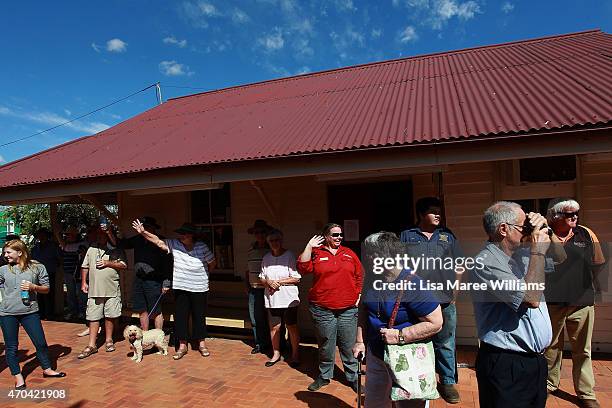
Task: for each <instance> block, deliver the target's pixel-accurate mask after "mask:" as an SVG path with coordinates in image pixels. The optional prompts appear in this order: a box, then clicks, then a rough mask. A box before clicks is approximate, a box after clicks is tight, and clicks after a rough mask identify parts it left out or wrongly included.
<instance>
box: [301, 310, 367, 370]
mask: <svg viewBox="0 0 612 408" xmlns="http://www.w3.org/2000/svg"><path fill="white" fill-rule="evenodd" d="M310 313H311V314H312V318H313V320H314V326H315V329H316V332H317V342H318V345H319V376H320V377H321V378H323V379H326V380H330V379H331V378H332V377H333V376H334V365H335V360H336V344H338V349H340V359H341V360H342V365H343V366H344V375H345V376H346V379H347V381H349V382H353V381H355V380H357V359H356V358H355V357H354V356H353V351H352V350H353V345H355V338H356V337H357V308H356V307H354V306H353V307H349V308H348V309H341V310H331V309H327V308H325V307H321V306H317V305H315V304H313V303H311V304H310Z"/></svg>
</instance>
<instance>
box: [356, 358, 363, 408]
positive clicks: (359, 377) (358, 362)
mask: <svg viewBox="0 0 612 408" xmlns="http://www.w3.org/2000/svg"><path fill="white" fill-rule="evenodd" d="M362 363H363V353H362V352H361V351H360V352H359V354H357V408H361V375H362V374H363V373H362V371H361V364H362Z"/></svg>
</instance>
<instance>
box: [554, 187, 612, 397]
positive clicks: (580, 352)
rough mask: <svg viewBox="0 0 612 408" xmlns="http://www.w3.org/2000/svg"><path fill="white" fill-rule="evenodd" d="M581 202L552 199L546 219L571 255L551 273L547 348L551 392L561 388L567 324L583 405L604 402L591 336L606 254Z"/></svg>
mask: <svg viewBox="0 0 612 408" xmlns="http://www.w3.org/2000/svg"><path fill="white" fill-rule="evenodd" d="M579 210H580V205H579V204H578V203H577V202H576V201H575V200H572V199H567V198H559V199H555V200H552V201H551V202H550V204H549V205H548V212H547V219H548V223H549V225H550V226H551V228H552V229H553V231H554V233H555V236H556V237H558V238H559V240H560V241H561V242H562V244H563V247H564V248H565V252H566V253H567V259H566V261H565V262H563V263H562V264H560V265H556V266H555V271H554V273H551V274H547V276H546V300H547V303H548V310H549V313H550V320H551V323H552V331H553V337H552V343H551V345H550V347H548V349H547V350H546V360H547V361H548V381H547V387H548V392H550V393H555V392H556V391H557V390H558V388H559V379H560V373H561V362H562V360H563V343H564V330H563V329H564V328H566V329H567V334H568V337H569V339H570V343H571V347H572V377H573V380H574V390H575V391H576V394H577V395H578V398H580V401H581V404H582V406H584V407H599V403H598V402H597V399H596V397H595V392H594V391H593V387H594V386H595V379H594V376H593V364H592V362H591V339H592V336H593V325H594V321H595V306H594V305H595V292H596V284H597V280H596V279H595V276H596V274H597V272H599V271H600V270H602V269H603V265H604V263H605V258H604V255H603V251H602V250H601V245H600V242H599V240H598V239H597V236H596V235H595V233H593V231H591V230H590V229H588V228H587V227H584V226H582V225H579V224H578V211H579Z"/></svg>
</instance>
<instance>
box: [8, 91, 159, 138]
mask: <svg viewBox="0 0 612 408" xmlns="http://www.w3.org/2000/svg"><path fill="white" fill-rule="evenodd" d="M156 85H157V83H155V84H151V85H149V86H147V87H146V88H143V89H141V90H140V91H136V92H134V93H131V94H129V95H128V96H125V97H123V98H121V99H117V100H116V101H114V102H111V103H109V104H108V105H104V106H102V107H100V108H97V109H95V110H92V111H91V112H87V113H84V114H83V115H80V116H77V117H76V118H74V119H71V120H67V121H66V122H63V123H60V124H59V125H55V126H53V127H50V128H48V129H45V130H41V131H40V132H37V133H34V134H32V135H30V136H25V137H22V138H19V139H15V140H12V141H10V142H6V143H3V144H0V147H4V146H8V145H11V144H13V143H17V142H21V141H24V140H26V139H31V138H33V137H35V136H38V135H41V134H43V133H46V132H49V131H51V130H54V129H57V128H59V127H62V126H65V125H67V124H69V123H72V122H74V121H77V120H79V119H82V118H84V117H85V116H89V115H91V114H94V113H96V112H99V111H101V110H103V109H106V108H108V107H109V106H113V105H115V104H117V103H119V102H123V101H125V100H126V99H128V98H131V97H132V96H134V95H138V94H139V93H141V92H144V91H146V90H147V89H150V88H153V87H154V86H156Z"/></svg>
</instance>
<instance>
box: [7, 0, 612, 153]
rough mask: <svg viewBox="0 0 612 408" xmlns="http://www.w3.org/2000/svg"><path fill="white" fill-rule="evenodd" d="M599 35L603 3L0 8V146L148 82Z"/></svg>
mask: <svg viewBox="0 0 612 408" xmlns="http://www.w3.org/2000/svg"><path fill="white" fill-rule="evenodd" d="M611 24H612V1H603V0H602V1H588V0H585V1H575V0H573V1H567V0H555V1H551V0H546V1H539V0H538V1H533V0H508V1H506V0H503V1H492V0H487V1H484V0H466V1H464V0H379V1H362V0H310V1H306V0H223V1H221V0H188V1H187V0H186V1H141V0H123V1H86V2H85V1H57V2H56V1H53V2H51V1H46V2H42V1H41V2H34V1H26V0H22V1H8V0H7V1H3V2H2V4H1V5H0V27H1V28H0V30H1V31H2V35H0V49H1V50H2V57H3V58H2V66H3V70H2V73H3V75H1V76H0V145H1V144H3V143H6V142H10V141H12V140H16V139H19V138H22V137H26V136H29V135H32V134H34V133H36V132H39V131H41V130H44V129H46V128H49V127H52V126H55V125H57V124H59V123H61V122H64V121H66V120H70V119H73V118H75V117H76V116H79V115H80V114H83V113H87V112H90V111H92V110H94V109H96V108H99V107H101V106H104V105H106V104H108V103H110V102H112V101H114V100H117V99H120V98H122V97H124V96H126V95H129V94H131V93H133V92H134V91H137V90H140V89H142V88H145V87H146V86H148V85H150V84H152V83H155V82H158V81H160V82H161V86H162V93H163V97H164V99H168V98H171V97H176V96H181V95H186V94H191V93H196V92H202V91H205V90H211V89H218V88H224V87H228V86H234V85H239V84H247V83H251V82H256V81H262V80H267V79H272V78H278V77H283V76H290V75H296V74H301V73H308V72H316V71H322V70H326V69H331V68H337V67H343V66H350V65H356V64H361V63H367V62H373V61H380V60H386V59H393V58H400V57H405V56H412V55H419V54H426V53H432V52H438V51H447V50H454V49H461V48H466V47H473V46H479V45H487V44H495V43H502V42H507V41H514V40H520V39H526V38H534V37H539V36H545V35H554V34H561V33H569V32H575V31H581V30H587V29H593V28H600V29H602V30H603V31H606V32H612V27H611ZM155 105H156V98H155V91H154V90H153V89H149V90H147V91H145V92H142V93H140V94H138V95H136V96H133V97H131V98H129V99H127V100H126V101H123V102H121V103H118V104H116V105H113V106H112V107H110V108H107V109H104V110H102V111H100V112H98V113H95V114H93V115H91V116H88V117H86V118H83V119H82V120H78V121H76V122H73V123H71V124H70V125H69V126H63V127H61V128H58V129H56V130H54V131H52V132H47V133H43V134H41V135H38V136H36V137H33V138H30V139H28V140H25V141H22V142H19V143H15V144H11V145H8V146H2V147H0V163H6V162H10V161H13V160H16V159H19V158H21V157H24V156H27V155H30V154H33V153H36V152H39V151H41V150H44V149H47V148H50V147H52V146H55V145H58V144H60V143H64V142H66V141H69V140H73V139H76V138H78V137H81V136H85V135H90V134H93V133H96V132H98V131H100V130H103V129H105V128H107V127H109V126H113V125H115V124H117V123H119V122H121V121H123V120H126V119H128V118H130V117H132V116H134V115H136V114H138V113H140V112H142V111H145V110H147V109H150V108H152V107H154V106H155ZM126 142H128V141H126ZM58 165H60V164H59V163H58Z"/></svg>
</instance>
